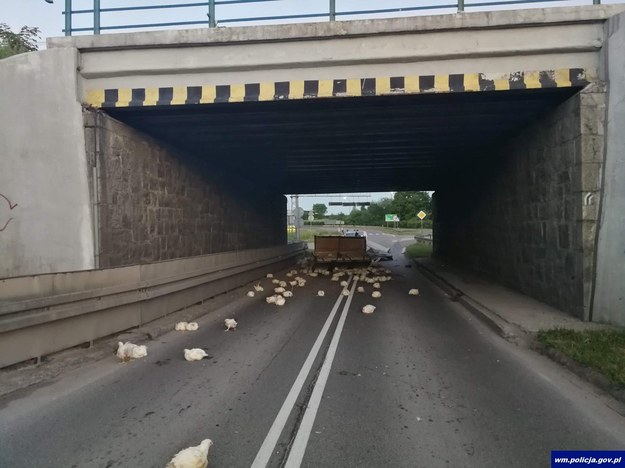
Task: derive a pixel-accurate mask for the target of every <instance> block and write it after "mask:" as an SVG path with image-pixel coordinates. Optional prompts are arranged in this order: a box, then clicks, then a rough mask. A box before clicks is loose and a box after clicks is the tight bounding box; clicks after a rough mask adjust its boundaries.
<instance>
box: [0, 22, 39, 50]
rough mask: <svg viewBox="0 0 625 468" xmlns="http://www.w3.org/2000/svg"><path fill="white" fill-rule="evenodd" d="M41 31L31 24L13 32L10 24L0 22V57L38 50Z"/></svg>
mask: <svg viewBox="0 0 625 468" xmlns="http://www.w3.org/2000/svg"><path fill="white" fill-rule="evenodd" d="M40 32H41V31H40V30H39V28H32V27H29V26H22V29H20V31H19V32H13V31H11V28H9V25H8V24H5V23H0V59H3V58H6V57H10V56H12V55H17V54H23V53H24V52H33V51H35V50H37V39H39V37H40V36H39V33H40Z"/></svg>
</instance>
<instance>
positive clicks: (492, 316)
mask: <svg viewBox="0 0 625 468" xmlns="http://www.w3.org/2000/svg"><path fill="white" fill-rule="evenodd" d="M412 261H413V263H414V264H415V265H416V267H417V268H418V269H419V271H420V272H421V273H423V275H424V276H425V277H426V278H427V279H429V280H430V281H431V282H432V283H434V284H435V285H436V286H438V287H439V288H440V289H442V290H443V292H445V294H447V296H449V299H450V300H451V301H452V302H459V303H460V304H462V305H463V306H464V307H465V309H467V310H468V311H469V312H471V313H472V314H473V315H474V316H475V317H477V318H478V319H480V320H481V321H482V322H483V323H484V324H485V325H486V326H488V327H489V328H490V329H491V330H493V331H494V332H495V333H497V334H498V335H499V336H501V337H502V338H504V339H506V340H508V341H511V342H513V343H515V344H518V342H519V340H520V338H521V337H522V336H523V335H524V332H523V330H521V329H520V328H518V327H515V326H514V325H512V324H511V323H510V322H507V321H506V320H504V319H503V318H502V317H500V316H499V315H498V314H497V312H495V311H493V310H491V309H489V308H488V307H486V306H485V305H483V304H481V303H479V302H478V301H476V300H475V299H473V298H471V297H470V296H467V295H466V294H465V293H464V292H462V291H461V290H460V289H458V288H456V287H455V286H454V285H452V284H451V283H450V282H449V281H447V280H446V279H445V278H443V277H442V276H440V275H438V274H437V273H435V272H434V271H433V270H431V269H429V268H428V267H426V266H425V265H423V264H422V263H419V262H418V261H417V260H414V259H413V260H412Z"/></svg>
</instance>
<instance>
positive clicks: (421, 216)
mask: <svg viewBox="0 0 625 468" xmlns="http://www.w3.org/2000/svg"><path fill="white" fill-rule="evenodd" d="M417 216H418V217H419V219H420V220H421V221H423V220H424V219H425V217H426V216H427V215H426V214H425V212H424V211H419V212H418V213H417Z"/></svg>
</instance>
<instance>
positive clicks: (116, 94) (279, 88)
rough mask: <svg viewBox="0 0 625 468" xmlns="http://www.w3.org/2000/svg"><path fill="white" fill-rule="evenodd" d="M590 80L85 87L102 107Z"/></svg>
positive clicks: (474, 76) (572, 76) (541, 74)
mask: <svg viewBox="0 0 625 468" xmlns="http://www.w3.org/2000/svg"><path fill="white" fill-rule="evenodd" d="M589 81H590V80H589V78H588V77H587V73H586V71H585V70H584V69H581V68H565V69H559V70H547V71H525V72H513V73H504V74H495V73H464V74H451V75H415V76H396V77H381V78H355V79H338V80H305V81H297V80H294V81H278V82H268V83H248V84H230V85H214V84H208V85H201V86H181V87H164V88H119V89H93V90H88V91H87V93H86V104H89V105H92V106H94V107H103V108H106V107H138V106H177V105H193V104H213V103H226V102H253V101H282V100H292V99H312V98H330V97H360V96H384V95H393V94H421V93H462V92H473V91H507V90H516V89H540V88H570V87H583V86H586V85H587V84H588V83H589Z"/></svg>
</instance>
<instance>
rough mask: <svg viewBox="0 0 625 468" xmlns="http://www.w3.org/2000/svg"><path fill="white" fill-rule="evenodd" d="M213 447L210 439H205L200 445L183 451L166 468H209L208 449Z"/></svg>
mask: <svg viewBox="0 0 625 468" xmlns="http://www.w3.org/2000/svg"><path fill="white" fill-rule="evenodd" d="M212 445H213V441H212V440H210V439H204V440H203V441H202V442H200V445H198V446H196V447H189V448H186V449H184V450H181V451H180V452H178V453H177V454H176V455H174V458H172V459H171V461H170V462H169V463H168V464H167V466H166V467H165V468H207V467H208V449H209V448H211V447H212Z"/></svg>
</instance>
